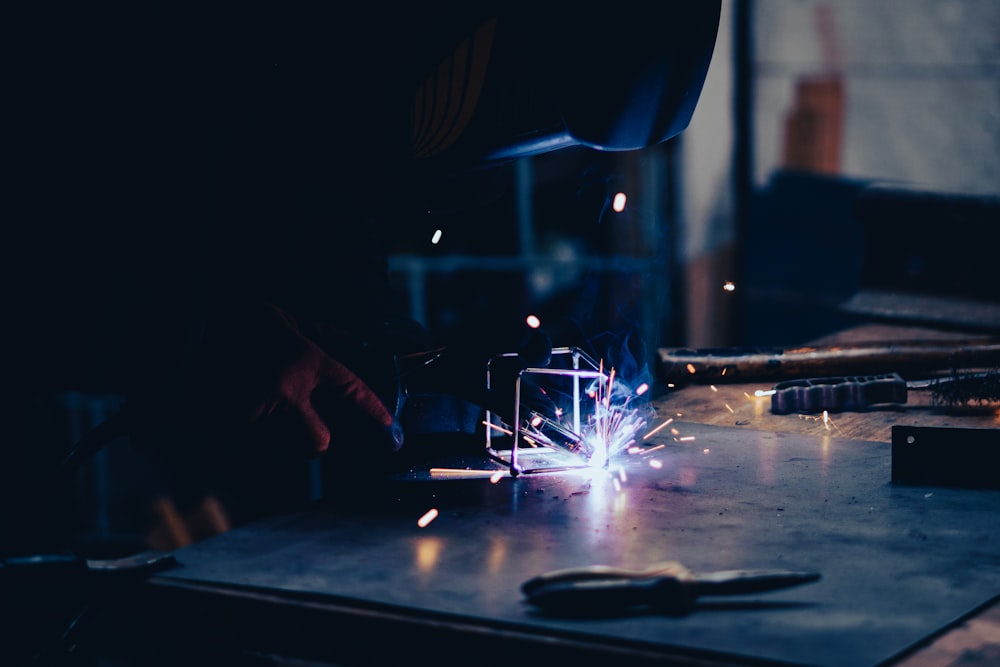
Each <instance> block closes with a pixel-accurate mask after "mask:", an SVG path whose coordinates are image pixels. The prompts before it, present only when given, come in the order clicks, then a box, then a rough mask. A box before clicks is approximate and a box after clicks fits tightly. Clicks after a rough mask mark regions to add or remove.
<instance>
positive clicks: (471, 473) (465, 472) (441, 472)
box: [430, 468, 503, 479]
mask: <svg viewBox="0 0 1000 667" xmlns="http://www.w3.org/2000/svg"><path fill="white" fill-rule="evenodd" d="M498 472H499V473H501V474H502V473H503V471H502V470H476V469H474V468H431V469H430V475H431V477H449V478H459V479H462V478H466V479H473V478H477V477H489V478H490V479H492V478H493V477H494V476H495V475H496V474H497V473H498Z"/></svg>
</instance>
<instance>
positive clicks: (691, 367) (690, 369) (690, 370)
mask: <svg viewBox="0 0 1000 667" xmlns="http://www.w3.org/2000/svg"><path fill="white" fill-rule="evenodd" d="M685 368H687V372H688V373H690V374H691V375H694V374H695V373H697V372H698V369H697V368H695V367H694V364H688V365H687V366H685Z"/></svg>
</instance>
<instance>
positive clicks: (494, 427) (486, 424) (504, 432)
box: [483, 419, 514, 435]
mask: <svg viewBox="0 0 1000 667" xmlns="http://www.w3.org/2000/svg"><path fill="white" fill-rule="evenodd" d="M483 426H486V427H487V428H492V429H495V430H497V431H500V432H501V433H503V434H504V435H514V432H513V431H509V430H507V429H505V428H504V427H503V426H499V425H497V424H491V423H489V422H488V421H486V420H485V419H484V420H483Z"/></svg>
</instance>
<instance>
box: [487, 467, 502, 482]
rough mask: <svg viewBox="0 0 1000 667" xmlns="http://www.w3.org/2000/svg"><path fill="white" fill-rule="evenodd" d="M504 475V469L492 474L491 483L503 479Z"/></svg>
mask: <svg viewBox="0 0 1000 667" xmlns="http://www.w3.org/2000/svg"><path fill="white" fill-rule="evenodd" d="M503 476H504V471H503V470H497V471H496V472H495V473H493V474H492V475H491V476H490V484H496V483H497V482H499V481H500V480H501V479H503Z"/></svg>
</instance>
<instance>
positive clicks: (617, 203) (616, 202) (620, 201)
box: [611, 192, 626, 213]
mask: <svg viewBox="0 0 1000 667" xmlns="http://www.w3.org/2000/svg"><path fill="white" fill-rule="evenodd" d="M625 201H626V197H625V193H624V192H618V193H616V194H615V198H614V199H612V200H611V208H612V210H614V212H615V213H621V212H622V211H624V210H625Z"/></svg>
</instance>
